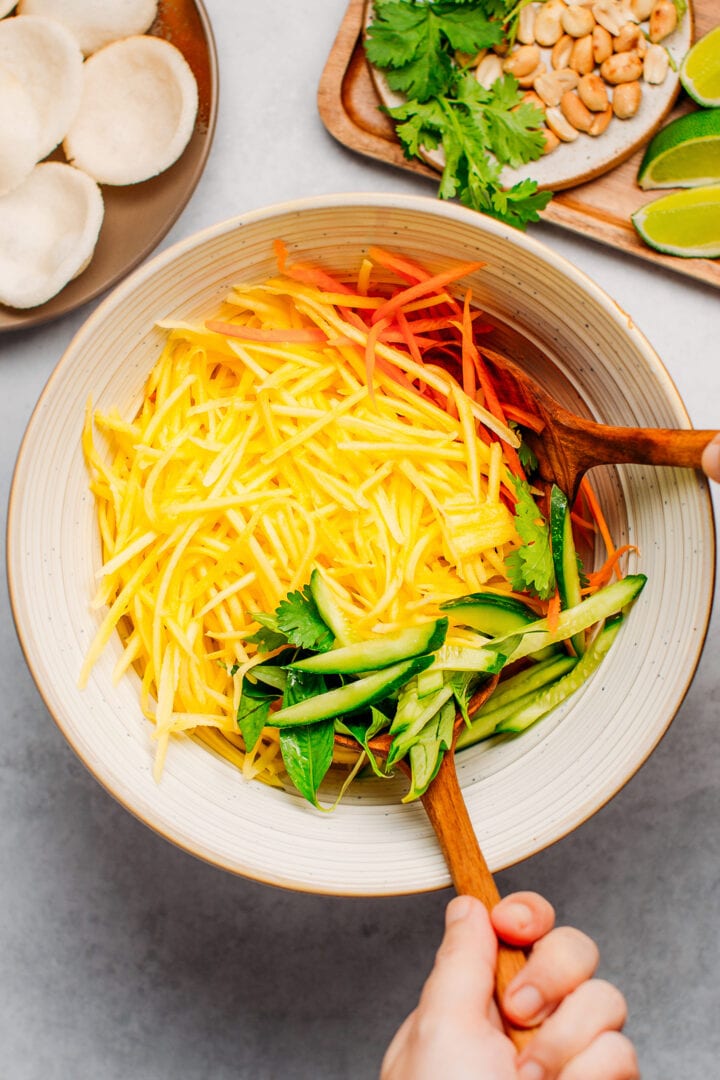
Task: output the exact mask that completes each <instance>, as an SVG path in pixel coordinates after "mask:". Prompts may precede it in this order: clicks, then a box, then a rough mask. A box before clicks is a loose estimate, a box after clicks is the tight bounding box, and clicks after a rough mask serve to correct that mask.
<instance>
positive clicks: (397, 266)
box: [368, 244, 430, 281]
mask: <svg viewBox="0 0 720 1080" xmlns="http://www.w3.org/2000/svg"><path fill="white" fill-rule="evenodd" d="M368 258H370V259H372V261H373V262H376V263H377V264H378V266H384V267H385V269H386V270H393V271H394V272H395V273H396V274H397V275H398V277H401V278H405V280H406V281H427V280H428V278H429V277H430V274H429V273H428V271H427V270H426V269H425V268H424V267H423V266H418V264H417V263H415V262H413V261H412V260H411V259H408V258H407V257H406V256H405V255H394V254H393V253H392V252H391V251H386V250H385V248H381V247H377V246H376V245H375V244H373V245H372V246H371V247H370V248H368Z"/></svg>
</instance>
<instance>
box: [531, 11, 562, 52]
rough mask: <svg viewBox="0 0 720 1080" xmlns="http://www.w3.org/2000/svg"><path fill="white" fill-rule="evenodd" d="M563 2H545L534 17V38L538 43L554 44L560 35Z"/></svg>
mask: <svg viewBox="0 0 720 1080" xmlns="http://www.w3.org/2000/svg"><path fill="white" fill-rule="evenodd" d="M564 8H565V4H562V5H560V4H553V3H552V2H550V3H547V4H545V5H544V6H543V7H541V8H540V11H538V13H537V16H536V18H535V40H536V41H537V43H538V45H545V46H550V45H554V44H555V42H556V41H559V40H560V38H561V37H562V32H563V31H562V14H563V11H564Z"/></svg>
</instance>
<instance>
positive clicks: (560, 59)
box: [550, 34, 574, 71]
mask: <svg viewBox="0 0 720 1080" xmlns="http://www.w3.org/2000/svg"><path fill="white" fill-rule="evenodd" d="M573 41H574V38H571V37H570V35H569V34H563V36H562V37H561V38H559V39H558V41H556V42H555V44H554V45H553V49H552V52H551V54H550V63H551V64H552V66H553V68H554V70H555V71H558V70H559V69H560V68H564V67H567V66H568V61H569V60H570V54H571V52H572V47H573Z"/></svg>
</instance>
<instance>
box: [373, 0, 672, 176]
mask: <svg viewBox="0 0 720 1080" xmlns="http://www.w3.org/2000/svg"><path fill="white" fill-rule="evenodd" d="M371 17H372V2H371V0H370V2H369V3H368V8H367V11H366V17H365V25H366V26H367V25H368V24H369V22H370V21H371ZM692 36H693V21H692V9H691V8H690V6H689V5H688V11H687V12H686V14H685V15H684V17H683V19H682V21H681V23H680V25H679V26H678V28H677V30H675V32H674V33H673V34H671V35H670V36H669V37H667V38H666V39H665V40H664V41H663V42H662V44H663V45H664V46H665V47H666V48H667V50H668V52H669V54H670V56H671V57H672V63H673V64H674V65H675V70H673V68H672V66H671V67H670V70H669V71H668V73H667V77H666V78H665V81H664V82H663V83H662V84H661V85H659V86H651V85H649V84H647V83H645V82H643V83H642V100H641V104H640V108H639V109H638V112H637V113H636V115H635V116H633V117H632V118H631V119H629V120H618V119H617V118H615V117H613V119H612V121H611V123H610V126H609V127H608V129H607V131H606V132H605V133H604V134H603V135H601V136H599V137H598V138H593V137H592V136H590V135H585V134H583V133H582V132H581V133H580V134H579V135H578V138H577V139H576V140H575V141H574V142H571V143H562V144H561V145H560V146H558V147H557V148H556V149H555V150H553V151H552V153H550V154H547V155H546V156H544V157H541V158H539V159H538V160H537V161H531V162H530V163H529V164H528V165H523V166H521V167H520V168H518V169H509V168H506V169H504V170H503V172H502V181H503V184H505V186H506V187H511V186H512V185H513V184H516V183H519V182H520V181H521V180H526V179H530V180H535V181H536V182H537V184H538V186H539V187H540V189H541V190H545V189H549V190H552V191H561V190H563V189H564V188H568V187H574V186H575V185H576V184H584V183H586V182H587V181H589V180H594V179H595V177H597V176H602V174H603V173H606V172H608V171H609V170H610V169H613V168H614V167H615V166H616V165H619V164H620V163H621V162H623V161H625V160H627V158H629V157H630V156H631V155H632V154H633V153H634V152H635V151H636V150H637V149H638V147H640V146H642V145H643V144H645V143H646V142H648V141H649V139H650V138H651V137H652V135H653V134H654V133H655V131H657V129H658V128H659V127H660V125H661V124H662V123H663V121H664V120H665V119H666V117H667V116H668V114H669V112H670V110H671V109H672V107H673V104H674V102H675V99H676V98H677V96H678V93H679V92H680V76H679V74H678V72H679V69H680V63H681V62H682V59H683V57H684V55H685V53H686V52H687V50H688V49H689V48H690V45H691V43H692ZM540 51H541V56H542V59H543V62H544V63H545V67H546V68H547V70H548V71H551V70H552V66H551V64H550V52H551V50H550V49H541V50H540ZM369 67H370V71H371V74H372V78H373V82H374V84H375V88H376V90H377V93H378V96H379V98H380V100H381V101H382V103H383V105H385V106H386V107H387V108H396V107H397V106H398V105H402V104H403V103H404V101H405V98H404V97H403V95H402V94H398V93H396V92H395V91H393V90H391V89H390V87H389V86H388V84H387V79H386V78H385V75H384V74H383V72H381V71H379V70H378V69H377V68H375V67H373V66H372V65H369ZM423 159H424V160H425V161H426V162H427V164H428V165H431V166H432V167H433V168H435V169H437V170H438V171H439V172H442V170H443V169H444V167H445V156H444V154H443V152H442V150H441V149H440V150H428V151H426V152H425V153H424V154H423Z"/></svg>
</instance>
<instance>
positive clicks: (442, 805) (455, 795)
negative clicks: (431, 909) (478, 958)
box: [335, 675, 534, 1050]
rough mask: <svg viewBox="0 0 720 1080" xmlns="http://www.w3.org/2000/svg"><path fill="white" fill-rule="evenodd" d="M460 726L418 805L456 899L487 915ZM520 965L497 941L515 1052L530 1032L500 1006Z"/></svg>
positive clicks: (486, 690)
mask: <svg viewBox="0 0 720 1080" xmlns="http://www.w3.org/2000/svg"><path fill="white" fill-rule="evenodd" d="M497 681H498V676H497V675H495V676H493V677H492V678H491V679H488V681H487V682H485V683H484V684H483V685H482V687H481V688H480V690H479V691H478V692H477V693H476V694H474V695H473V697H472V698H471V699H470V701H469V703H468V711H469V712H470V713H474V712H477V710H478V709H479V708H481V706H482V705H484V703H485V702H486V701H487V699H488V698H489V697H490V695H491V694H492V692H493V690H494V689H495V687H496V685H497ZM463 724H464V720H463V718H462V717H461V716H458V718H457V720H456V721H455V733H454V734H455V738H454V739H453V746H452V747H451V749H450V750H448V751H447V752H446V754H445V756H444V757H443V760H442V764H441V765H440V768H439V770H438V773H437V775H436V776H435V778H434V780H433V781H432V782H431V784H430V786H429V787H428V789H427V791H426V792H425V794H424V795H423V796H422V797H421V801H422V804H423V806H424V808H425V812H426V814H427V816H428V818H429V820H430V824H431V825H432V827H433V829H434V831H435V835H436V836H437V839H438V842H439V844H440V848H441V850H442V853H443V855H444V856H445V861H446V863H447V866H448V870H449V871H450V876H451V878H452V881H453V885H454V886H455V888H456V890H457V892H458V894H460V895H464V896H474V897H476V898H477V899H478V900H481V901H482V903H483V904H484V905H485V907H486V908H487V909H488V911H490V910H491V909H492V908H494V907H495V905H496V904H497V903H498V901H499V900H500V893H499V892H498V888H497V885H496V884H495V879H494V878H493V876H492V873H491V872H490V869H489V867H488V865H487V863H486V862H485V857H484V855H483V853H482V851H481V850H480V845H479V844H478V839H477V836H476V835H475V829H474V827H473V823H472V821H471V820H470V815H469V813H468V809H467V806H466V805H465V800H464V798H463V794H462V790H461V788H460V783H459V781H458V776H457V771H456V769H455V739H456V738H457V735H458V732H459V731H460V728H461V727H462V726H463ZM391 741H392V740H391V738H390V737H389V736H388V735H378V736H376V737H375V738H373V739H370V742H369V747H370V749H371V750H372V751H373V753H374V754H375V756H376V757H377V758H379V759H384V758H386V757H387V755H388V752H389V750H390V744H391ZM335 742H336V744H337V745H339V746H342V747H344V748H347V749H354V750H356V749H357V743H356V742H355V740H354V739H351V738H349V737H348V736H345V735H336V736H335ZM398 764H399V766H400V768H401V769H402V770H403V771H404V772H406V773H407V774H408V775H409V773H410V770H409V768H408V766H407V765H406V763H405V762H404V761H400V762H399V763H398ZM524 965H525V953H524V952H523V950H522V949H520V948H514V947H513V946H512V945H507V944H505V942H503V941H499V942H498V959H497V969H496V978H495V1000H496V1001H497V1003H498V1007H499V1009H500V1015H501V1016H502V1018H503V1024H504V1027H505V1031H506V1033H507V1035H508V1037H509V1038H510V1039H511V1040H512V1042H513V1045H514V1046H515V1047H516V1048H517V1049H518V1050H521V1049H522V1048H523V1046H525V1044H526V1043H527V1042H529V1040H530V1039H531V1038H532V1036H533V1034H534V1031H533V1029H531V1028H518V1027H515V1025H514V1024H512V1023H511V1022H510V1021H509V1020H508V1019H507V1017H506V1016H505V1015H504V1014H503V1011H502V1006H501V1002H502V996H503V994H504V992H505V989H506V987H507V986H508V984H509V983H510V982H511V981H512V979H513V978H514V977H515V976H516V975H517V973H518V972H519V971H521V970H522V968H523V967H524Z"/></svg>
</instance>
